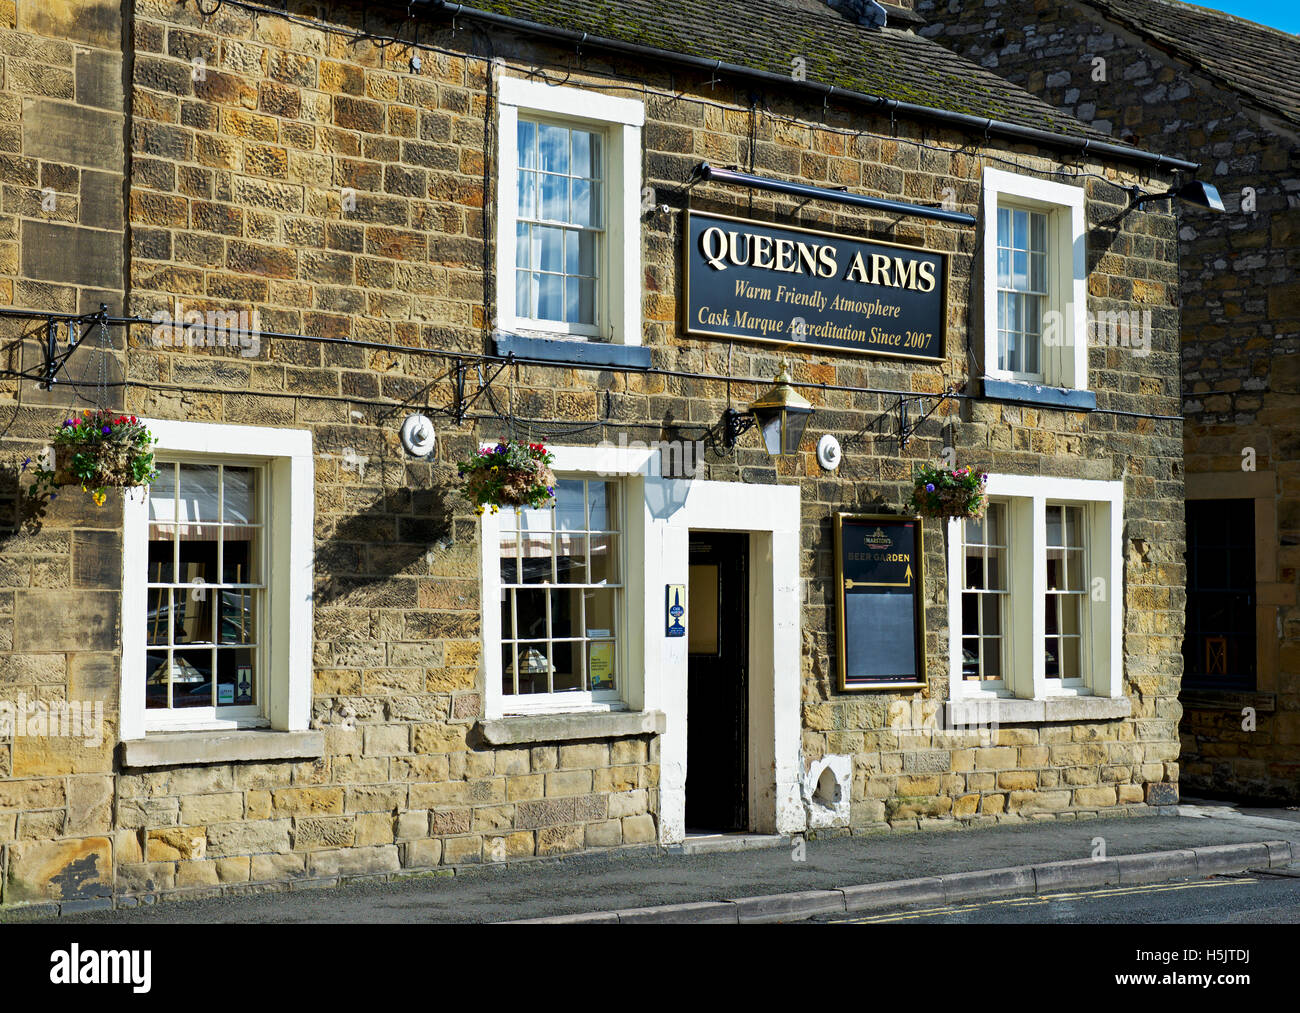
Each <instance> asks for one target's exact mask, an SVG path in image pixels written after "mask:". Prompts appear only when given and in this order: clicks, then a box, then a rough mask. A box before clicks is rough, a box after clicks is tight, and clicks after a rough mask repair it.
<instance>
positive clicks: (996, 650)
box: [980, 639, 1002, 679]
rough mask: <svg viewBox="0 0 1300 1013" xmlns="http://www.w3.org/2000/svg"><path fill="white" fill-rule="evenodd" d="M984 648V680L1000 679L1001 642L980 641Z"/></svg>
mask: <svg viewBox="0 0 1300 1013" xmlns="http://www.w3.org/2000/svg"><path fill="white" fill-rule="evenodd" d="M980 643H981V644H982V645H983V647H984V657H983V661H984V678H985V679H1001V678H1002V641H1001V640H987V639H986V640H981V641H980Z"/></svg>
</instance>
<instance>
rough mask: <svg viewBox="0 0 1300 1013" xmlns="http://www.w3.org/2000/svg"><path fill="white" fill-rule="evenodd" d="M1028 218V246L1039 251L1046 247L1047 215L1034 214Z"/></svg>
mask: <svg viewBox="0 0 1300 1013" xmlns="http://www.w3.org/2000/svg"><path fill="white" fill-rule="evenodd" d="M1030 218H1031V222H1030V237H1029V248H1030V249H1031V250H1034V251H1037V252H1039V253H1041V252H1043V251H1044V250H1046V249H1047V216H1046V215H1040V214H1034V215H1031V216H1030Z"/></svg>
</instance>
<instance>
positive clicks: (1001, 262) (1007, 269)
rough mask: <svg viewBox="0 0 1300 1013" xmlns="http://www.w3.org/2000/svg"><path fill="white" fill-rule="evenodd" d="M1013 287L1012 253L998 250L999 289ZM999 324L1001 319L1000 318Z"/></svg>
mask: <svg viewBox="0 0 1300 1013" xmlns="http://www.w3.org/2000/svg"><path fill="white" fill-rule="evenodd" d="M1010 287H1011V251H1010V250H1004V249H999V250H998V288H1010ZM998 319H999V322H1001V317H1000V316H999V318H998Z"/></svg>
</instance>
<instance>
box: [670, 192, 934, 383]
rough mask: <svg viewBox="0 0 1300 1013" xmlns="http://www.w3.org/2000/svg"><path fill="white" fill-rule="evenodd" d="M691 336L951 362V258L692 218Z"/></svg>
mask: <svg viewBox="0 0 1300 1013" xmlns="http://www.w3.org/2000/svg"><path fill="white" fill-rule="evenodd" d="M685 236H686V299H685V300H684V301H683V304H684V306H685V312H686V320H685V329H686V332H687V333H688V334H703V335H710V336H713V337H720V338H742V339H746V340H753V341H771V342H777V343H780V344H785V345H794V344H802V345H808V346H810V347H815V348H833V349H835V350H837V351H851V352H868V353H872V354H875V355H892V356H898V357H902V358H909V359H929V360H938V359H942V358H943V354H944V338H945V335H946V334H947V325H948V296H947V292H948V258H947V255H946V254H943V253H935V252H933V251H930V250H919V249H917V248H915V247H912V246H899V245H896V244H893V243H876V242H864V241H863V240H861V239H854V238H852V237H850V236H842V235H836V234H834V233H830V232H815V231H813V230H811V229H796V228H789V227H786V226H780V225H767V224H764V223H762V222H754V221H748V220H745V219H738V218H727V217H724V216H721V215H712V214H704V213H702V212H695V211H688V212H687V213H686V229H685Z"/></svg>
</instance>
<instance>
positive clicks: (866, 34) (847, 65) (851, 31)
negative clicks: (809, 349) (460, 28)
mask: <svg viewBox="0 0 1300 1013" xmlns="http://www.w3.org/2000/svg"><path fill="white" fill-rule="evenodd" d="M467 6H470V7H477V8H479V9H481V10H486V11H491V12H493V13H496V14H504V15H507V16H509V17H514V18H519V19H522V20H526V21H533V22H536V23H539V24H543V25H547V26H550V27H556V28H567V29H570V30H575V31H579V32H589V33H590V34H591V35H593V36H603V37H605V38H611V39H617V40H619V41H620V42H632V43H639V44H641V45H645V46H649V47H652V48H655V49H661V50H666V51H669V52H674V53H683V54H686V55H689V56H696V57H703V58H705V59H716V60H721V61H722V62H724V63H732V64H739V65H742V66H745V67H748V68H751V69H754V70H763V71H768V72H771V73H776V74H782V75H789V74H790V73H791V68H792V66H793V61H794V60H795V58H796V57H803V59H804V60H805V61H806V73H807V78H808V80H809V81H813V82H817V83H820V84H824V85H834V86H835V87H836V88H843V89H845V90H847V91H857V92H863V93H866V94H869V95H876V96H880V97H881V98H886V99H897V100H899V101H900V102H912V103H915V104H917V105H923V106H930V107H933V108H937V109H947V110H951V111H954V112H960V113H967V114H970V115H974V116H980V117H987V118H991V119H996V120H1004V121H1006V122H1009V123H1015V124H1019V125H1022V126H1027V127H1036V128H1038V129H1040V130H1048V131H1051V132H1053V133H1057V134H1065V135H1068V136H1073V137H1091V138H1096V139H1102V140H1108V141H1113V138H1110V137H1109V136H1107V135H1105V134H1101V133H1099V132H1097V131H1095V130H1093V129H1092V128H1091V127H1089V126H1087V125H1085V124H1083V123H1080V122H1079V121H1078V120H1075V119H1074V118H1073V117H1071V116H1069V115H1068V114H1066V113H1063V112H1061V111H1060V110H1058V109H1055V108H1053V107H1052V106H1050V105H1048V104H1047V103H1045V102H1042V101H1041V100H1039V99H1038V98H1036V97H1035V96H1033V95H1031V94H1030V93H1029V92H1027V91H1024V90H1022V89H1020V88H1018V87H1016V86H1015V85H1013V84H1010V83H1009V82H1007V81H1005V80H1003V79H1002V78H1000V77H998V76H997V75H996V74H994V73H992V72H990V71H987V70H985V69H984V68H982V67H978V66H976V65H975V64H973V63H970V62H968V61H966V60H965V59H963V58H962V57H960V56H958V55H956V54H955V53H953V52H951V51H950V50H948V49H947V48H945V47H944V46H941V45H939V44H938V43H936V42H932V41H931V40H929V39H926V38H923V37H921V36H919V35H915V34H913V33H912V32H910V31H906V30H904V29H900V28H891V27H886V28H884V29H881V30H871V29H867V28H864V27H862V26H860V25H857V24H855V23H853V22H852V21H850V20H848V19H847V18H845V17H844V16H843V15H841V14H840V13H838V12H837V11H835V10H833V9H831V8H830V7H829V6H827V4H826V3H825V0H760V2H753V0H751V2H739V0H476V2H471V3H470V4H467Z"/></svg>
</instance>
